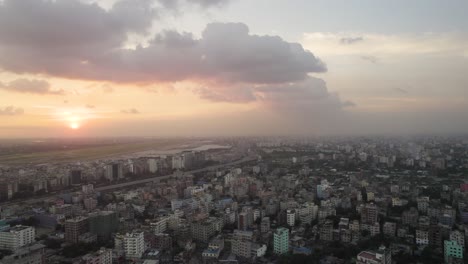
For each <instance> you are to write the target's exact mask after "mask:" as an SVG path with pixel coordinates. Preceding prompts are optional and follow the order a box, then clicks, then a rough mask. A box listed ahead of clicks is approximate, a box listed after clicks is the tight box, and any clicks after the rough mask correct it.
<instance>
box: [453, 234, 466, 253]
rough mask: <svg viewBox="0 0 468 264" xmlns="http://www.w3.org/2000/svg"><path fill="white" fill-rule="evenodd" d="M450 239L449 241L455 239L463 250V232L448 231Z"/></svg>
mask: <svg viewBox="0 0 468 264" xmlns="http://www.w3.org/2000/svg"><path fill="white" fill-rule="evenodd" d="M450 240H451V241H456V242H457V243H458V245H460V246H461V247H462V248H463V251H464V250H465V234H464V233H462V232H460V231H458V230H455V231H452V232H450Z"/></svg>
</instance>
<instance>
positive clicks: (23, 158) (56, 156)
mask: <svg viewBox="0 0 468 264" xmlns="http://www.w3.org/2000/svg"><path fill="white" fill-rule="evenodd" d="M186 145H194V146H197V144H196V142H194V141H189V140H183V139H158V140H149V141H145V142H132V143H116V144H112V145H106V146H98V147H85V148H79V149H72V150H59V151H46V152H32V153H19V154H8V155H0V165H21V164H42V163H62V162H63V163H65V162H73V161H86V160H95V159H103V158H110V157H115V156H121V155H125V154H131V153H135V152H140V151H147V150H152V149H158V150H165V149H177V148H179V147H182V146H186Z"/></svg>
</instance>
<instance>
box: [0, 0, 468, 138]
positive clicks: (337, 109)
mask: <svg viewBox="0 0 468 264" xmlns="http://www.w3.org/2000/svg"><path fill="white" fill-rule="evenodd" d="M467 10H468V1H465V0H453V1H452V0H450V1H439V0H414V1H407V0H392V1H376V0H362V1H349V0H341V1H337V0H322V1H316V0H292V1H285V0H82V1H80V0H54V1H51V0H0V137H1V138H4V137H5V138H13V137H74V136H77V137H91V136H217V135H220V136H228V135H229V136H230V135H344V134H417V133H437V134H438V133H466V132H468V17H467V16H466V11H467Z"/></svg>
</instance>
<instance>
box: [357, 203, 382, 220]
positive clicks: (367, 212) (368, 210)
mask: <svg viewBox="0 0 468 264" xmlns="http://www.w3.org/2000/svg"><path fill="white" fill-rule="evenodd" d="M378 215H379V210H378V208H377V206H376V205H375V204H373V203H370V204H366V205H365V206H364V207H363V208H362V209H361V222H362V223H366V224H374V223H375V222H377V220H378Z"/></svg>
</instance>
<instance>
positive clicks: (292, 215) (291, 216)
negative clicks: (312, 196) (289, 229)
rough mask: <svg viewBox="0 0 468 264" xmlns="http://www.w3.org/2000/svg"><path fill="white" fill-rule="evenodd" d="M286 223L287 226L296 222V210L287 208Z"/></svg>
mask: <svg viewBox="0 0 468 264" xmlns="http://www.w3.org/2000/svg"><path fill="white" fill-rule="evenodd" d="M286 223H287V224H288V226H294V225H295V224H296V211H295V210H287V211H286Z"/></svg>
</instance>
